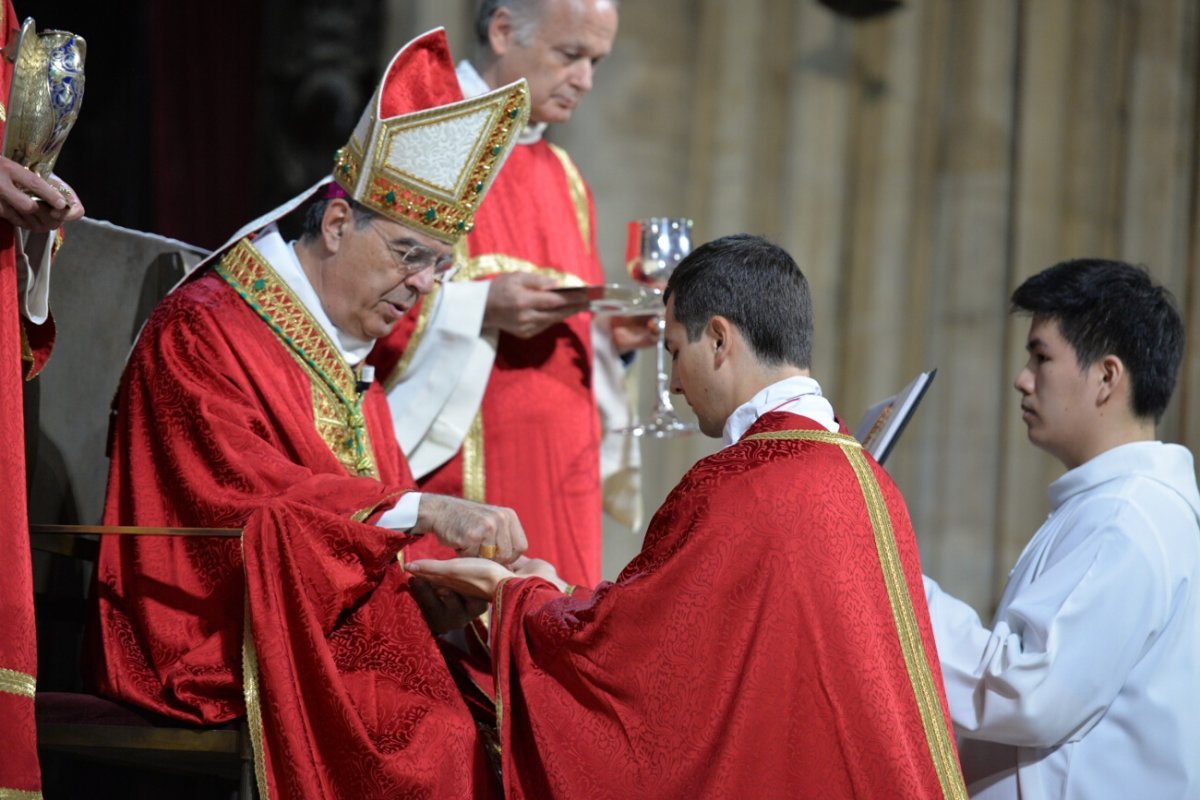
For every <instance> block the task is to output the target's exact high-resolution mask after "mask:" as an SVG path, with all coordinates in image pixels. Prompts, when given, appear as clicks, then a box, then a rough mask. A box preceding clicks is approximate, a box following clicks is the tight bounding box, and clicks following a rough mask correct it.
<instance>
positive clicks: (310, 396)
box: [87, 30, 528, 800]
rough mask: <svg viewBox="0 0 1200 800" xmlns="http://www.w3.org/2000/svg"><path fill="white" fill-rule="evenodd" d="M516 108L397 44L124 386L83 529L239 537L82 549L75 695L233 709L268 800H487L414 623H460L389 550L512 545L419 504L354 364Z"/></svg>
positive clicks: (439, 249)
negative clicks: (316, 176)
mask: <svg viewBox="0 0 1200 800" xmlns="http://www.w3.org/2000/svg"><path fill="white" fill-rule="evenodd" d="M527 95H528V90H527V87H526V85H525V83H524V81H518V82H516V83H513V84H510V85H508V86H504V87H502V88H499V89H497V90H495V91H492V92H488V93H486V94H483V95H480V96H478V97H474V98H471V99H467V100H464V99H463V95H462V93H461V91H460V90H459V86H458V81H457V80H456V78H455V74H454V66H453V62H452V60H451V58H450V53H449V48H448V46H447V43H446V39H445V35H444V34H443V32H442V31H441V30H437V31H433V32H431V33H428V34H426V35H424V36H421V37H419V38H417V39H416V40H414V41H413V42H411V43H409V44H408V45H406V46H405V47H404V48H403V49H402V50H401V51H400V52H399V53H397V54H396V56H395V57H394V58H393V59H392V61H391V63H390V65H389V66H388V68H387V71H386V73H385V75H384V77H383V79H382V81H381V82H380V84H379V86H378V88H377V90H376V92H375V94H374V96H373V98H372V100H371V103H370V105H369V106H368V107H367V109H366V110H365V111H364V113H363V115H362V118H361V120H360V121H359V123H358V125H357V127H356V128H355V130H354V132H353V134H352V135H351V137H350V140H349V143H348V144H347V145H346V146H345V147H343V148H342V149H341V150H339V151H338V153H337V156H336V160H335V165H334V168H333V172H332V175H331V176H329V177H327V178H326V179H325V180H323V181H321V182H320V183H318V184H317V185H316V186H314V187H313V188H312V189H310V190H309V191H308V192H306V193H304V194H303V195H301V196H300V197H297V198H295V199H294V200H292V201H291V202H289V203H287V204H285V205H284V206H283V207H281V208H279V209H276V210H275V211H273V212H271V213H269V214H267V215H265V216H264V217H262V218H260V219H259V220H256V221H255V222H253V223H251V224H250V225H248V226H247V227H246V228H244V229H243V230H241V231H240V232H238V233H237V234H236V235H235V236H234V237H233V238H232V239H231V240H230V241H229V242H228V243H227V244H226V245H225V246H223V247H222V248H221V249H220V250H219V251H217V253H216V254H215V255H214V256H213V257H212V258H211V259H210V260H209V261H207V262H206V263H205V264H204V265H202V267H201V268H200V269H198V270H197V271H196V272H195V273H194V274H193V275H192V276H190V278H189V279H188V280H187V281H185V282H184V283H183V284H182V285H180V286H179V287H177V288H176V289H175V290H174V291H173V292H172V293H171V294H169V295H168V296H167V297H166V298H165V299H164V300H163V301H162V302H161V303H160V304H159V306H158V307H157V308H156V309H155V311H154V313H153V315H152V316H151V317H150V320H149V321H148V322H147V323H146V326H145V328H144V329H143V331H142V333H141V335H140V338H139V340H138V342H137V344H136V346H135V347H134V349H133V352H132V354H131V355H130V358H129V362H128V364H127V366H126V369H125V372H124V374H123V376H122V378H121V383H120V388H119V394H118V397H117V405H116V419H115V423H114V430H113V446H112V465H111V472H110V476H109V485H108V494H107V499H106V503H105V512H104V522H105V523H106V524H110V525H136V526H150V527H161V528H179V527H184V528H231V529H240V531H241V534H240V537H233V538H216V537H212V536H208V537H204V536H179V535H157V536H154V535H152V536H105V537H103V538H102V541H101V547H100V558H99V563H98V566H97V573H96V586H95V597H96V603H95V619H94V624H93V625H92V627H91V632H90V638H89V642H88V655H87V660H88V662H89V666H90V673H91V679H92V681H93V683H94V685H95V688H96V689H97V690H98V691H100V692H102V693H104V694H106V695H108V696H110V697H114V698H118V699H120V700H123V701H127V702H129V703H132V704H135V705H137V706H140V707H142V708H144V709H148V710H150V711H152V712H156V713H158V714H161V715H164V716H166V717H170V718H172V719H175V720H180V721H184V722H190V723H195V724H198V725H216V724H221V723H227V722H229V721H231V720H235V719H237V718H239V717H243V716H245V717H247V719H248V724H249V729H250V736H251V739H252V741H253V743H254V761H255V768H256V771H257V781H258V793H259V796H260V797H261V798H263V800H266V799H267V798H307V797H344V798H376V797H380V798H382V797H438V798H463V800H466V798H476V797H490V796H493V795H494V794H495V793H496V791H497V789H496V786H495V785H494V778H493V777H492V774H493V773H492V770H491V769H490V765H489V762H488V755H487V752H486V750H485V747H484V743H483V741H482V739H481V737H480V735H479V734H478V733H477V730H476V727H475V724H474V722H473V720H472V717H471V715H470V713H469V711H468V709H467V707H466V705H465V703H464V701H463V699H462V697H461V695H460V693H459V692H458V690H457V688H456V686H455V683H454V681H453V679H452V678H451V675H450V674H449V672H448V670H447V667H446V664H445V661H444V659H443V657H442V655H441V654H440V652H439V649H438V645H437V643H436V641H435V638H434V635H433V633H432V632H431V629H430V624H437V625H450V624H453V622H454V621H455V620H458V621H459V622H460V623H461V621H463V620H465V618H467V617H469V616H470V614H471V612H472V609H471V608H469V607H467V606H465V605H463V604H462V603H461V602H459V601H457V600H456V599H455V598H454V597H452V596H443V595H437V594H435V593H432V592H425V593H424V594H422V593H421V592H420V590H418V589H417V587H416V586H415V584H414V582H413V581H412V580H411V579H410V578H409V576H408V575H407V574H406V573H405V572H404V571H403V569H402V566H401V562H400V561H399V560H398V558H397V555H398V554H400V555H401V556H402V555H403V552H404V549H405V547H406V546H408V545H409V544H410V543H412V542H414V541H416V540H417V539H418V537H419V536H421V535H422V534H426V535H429V536H432V537H436V538H437V540H438V541H439V542H441V543H442V544H444V545H446V546H449V547H452V548H454V549H455V550H457V551H459V552H461V553H464V554H467V555H475V554H477V553H480V552H481V551H482V552H484V553H485V554H490V555H494V557H495V558H497V559H498V560H499V561H501V562H506V561H511V560H512V559H513V558H515V557H516V556H518V555H519V554H520V553H521V552H522V551H523V550H524V548H525V537H524V533H523V531H522V530H521V526H520V523H519V521H518V520H517V519H516V516H515V515H514V514H513V513H512V512H511V511H510V510H507V509H500V508H495V507H491V506H486V505H481V504H475V503H470V502H468V501H465V500H461V499H457V498H450V497H441V496H437V495H432V494H421V493H418V492H416V491H415V486H414V483H413V480H412V476H411V474H410V472H409V469H408V466H407V464H406V463H405V460H404V457H403V455H402V454H401V452H400V450H399V447H398V445H397V444H396V438H395V435H394V434H393V431H392V422H391V419H390V417H389V414H388V408H387V403H386V400H385V398H384V395H383V392H382V391H381V390H380V388H379V387H378V386H377V385H376V384H375V383H373V382H371V377H370V375H369V373H368V371H366V370H364V369H363V366H362V364H363V359H364V357H365V356H366V354H367V352H368V351H369V350H370V349H371V345H372V343H373V342H374V340H375V339H377V338H379V337H381V336H384V335H386V334H387V333H388V332H390V331H391V329H392V328H393V327H394V326H395V325H396V323H397V322H398V321H399V320H400V318H401V317H402V316H403V315H404V313H405V311H406V310H407V309H408V308H409V307H410V306H411V305H412V304H413V303H415V302H416V300H417V299H418V298H419V297H420V296H422V295H424V294H426V293H428V292H429V291H430V290H431V288H432V287H433V285H434V283H435V282H436V281H439V280H442V279H443V278H444V277H445V276H446V275H447V274H448V272H449V271H450V270H451V269H452V263H453V262H452V259H451V257H450V253H451V249H452V247H453V244H454V243H455V242H456V241H457V240H458V239H459V238H460V237H462V236H463V235H464V234H465V233H466V232H467V231H469V230H470V228H471V223H472V218H473V215H474V214H475V212H476V210H477V209H478V207H479V203H480V202H481V201H482V199H483V197H484V195H485V193H486V191H487V188H488V186H489V185H490V183H491V181H492V179H493V178H494V177H495V175H496V172H497V170H498V169H499V168H500V166H501V164H502V163H503V162H504V159H505V158H506V156H507V154H508V152H509V151H510V149H511V147H512V145H513V143H514V141H515V137H516V135H517V133H518V132H519V131H520V130H521V129H522V127H523V126H524V124H525V121H526V119H527V115H528V100H527ZM297 209H299V211H298V213H301V214H303V215H304V222H303V233H302V234H301V235H300V238H299V239H298V240H297V241H291V242H289V241H286V240H285V239H284V238H283V236H282V235H281V234H280V232H279V230H278V228H277V226H276V222H277V221H278V220H279V219H280V218H281V217H282V216H283V215H284V214H287V213H291V212H293V211H294V210H297ZM421 598H423V602H424V603H425V605H424V606H421V605H419V604H418V599H421ZM426 617H428V618H429V620H430V621H431V622H430V623H429V624H427V621H426Z"/></svg>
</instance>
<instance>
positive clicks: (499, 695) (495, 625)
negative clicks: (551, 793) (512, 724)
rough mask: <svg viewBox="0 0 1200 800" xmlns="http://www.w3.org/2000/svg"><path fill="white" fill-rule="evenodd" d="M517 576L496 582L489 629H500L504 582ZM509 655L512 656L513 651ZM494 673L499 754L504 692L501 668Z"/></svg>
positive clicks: (502, 730) (502, 727)
mask: <svg viewBox="0 0 1200 800" xmlns="http://www.w3.org/2000/svg"><path fill="white" fill-rule="evenodd" d="M515 577H516V576H513V577H509V578H502V579H501V580H500V582H499V583H497V584H496V592H495V594H494V595H493V596H492V627H491V628H489V630H495V631H497V632H499V631H500V608H501V605H502V602H501V601H502V600H503V599H504V584H506V583H508V582H509V581H511V580H513V578H515ZM509 657H510V658H511V657H512V654H511V653H510V654H509ZM509 670H510V671H511V670H512V665H509ZM492 673H493V680H495V681H496V733H498V734H499V735H498V736H497V737H496V739H497V741H496V751H497V753H498V754H499V753H503V752H504V692H503V690H502V689H501V688H500V670H498V669H496V667H495V666H494V665H493V667H492Z"/></svg>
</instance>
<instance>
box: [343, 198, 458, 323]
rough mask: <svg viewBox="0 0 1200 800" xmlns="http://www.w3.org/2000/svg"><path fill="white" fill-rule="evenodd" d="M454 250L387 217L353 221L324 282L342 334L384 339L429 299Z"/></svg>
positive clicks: (346, 229)
mask: <svg viewBox="0 0 1200 800" xmlns="http://www.w3.org/2000/svg"><path fill="white" fill-rule="evenodd" d="M450 263H451V262H450V247H449V245H447V244H445V243H443V242H441V241H439V240H437V239H434V238H433V237H431V236H428V235H426V234H423V233H419V232H417V231H415V230H412V229H411V228H407V227H405V226H404V225H401V224H400V223H398V222H395V221H393V220H390V219H387V218H386V217H382V216H376V217H375V218H374V219H372V220H371V221H370V222H368V223H366V224H365V225H362V226H360V225H358V224H357V223H356V222H355V221H354V219H353V218H348V219H347V220H346V222H345V224H344V225H342V227H341V229H340V232H339V235H338V248H337V253H336V254H335V256H334V262H333V263H332V264H331V269H330V270H329V271H328V272H327V273H326V275H325V277H324V279H323V282H324V286H323V292H322V297H321V304H322V306H323V307H324V309H325V313H326V314H328V315H329V319H330V321H331V322H333V324H334V325H336V326H337V327H338V328H339V329H340V330H342V331H345V332H346V333H348V334H350V335H352V336H356V337H358V338H360V339H363V340H372V339H380V338H382V337H384V336H387V335H388V334H389V333H391V332H392V329H394V328H395V327H396V323H398V322H399V321H400V318H401V317H403V316H404V314H405V312H407V311H408V309H410V308H412V306H413V305H414V304H415V303H416V302H417V300H418V299H419V298H420V297H421V296H422V295H426V294H429V292H430V291H432V289H433V285H434V283H435V282H436V281H437V277H438V273H439V272H441V271H444V270H445V269H446V268H447V267H448V266H449V265H450Z"/></svg>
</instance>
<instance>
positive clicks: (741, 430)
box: [721, 375, 839, 447]
mask: <svg viewBox="0 0 1200 800" xmlns="http://www.w3.org/2000/svg"><path fill="white" fill-rule="evenodd" d="M771 411H785V412H787V413H789V414H799V415H800V416H802V417H808V418H809V419H811V420H812V421H814V422H816V423H817V424H819V425H822V426H823V427H825V428H826V429H828V430H829V431H831V432H833V433H837V431H838V430H839V427H838V423H837V420H836V419H834V416H833V406H832V405H830V404H829V401H828V400H826V399H825V398H824V397H822V396H821V385H820V384H819V383H817V382H816V381H815V380H814V379H812V378H808V377H805V376H802V375H797V376H794V377H791V378H784V379H783V380H781V381H778V382H776V383H772V384H771V385H770V386H768V387H766V388H765V389H762V390H760V391H759V392H758V394H756V395H754V397H751V398H750V399H749V400H747V401H746V402H745V403H742V404H741V405H740V406H738V407H737V408H736V409H734V411H733V413H732V414H730V415H729V419H727V420H725V432H724V436H723V437H722V442H721V446H722V447H728V446H729V445H731V444H733V443H734V442H736V441H738V440H739V439H741V438H742V436H744V435H745V433H746V431H747V430H749V428H750V426H751V425H753V424H754V423H755V422H756V421H758V418H759V417H761V416H762V415H763V414H766V413H768V412H771Z"/></svg>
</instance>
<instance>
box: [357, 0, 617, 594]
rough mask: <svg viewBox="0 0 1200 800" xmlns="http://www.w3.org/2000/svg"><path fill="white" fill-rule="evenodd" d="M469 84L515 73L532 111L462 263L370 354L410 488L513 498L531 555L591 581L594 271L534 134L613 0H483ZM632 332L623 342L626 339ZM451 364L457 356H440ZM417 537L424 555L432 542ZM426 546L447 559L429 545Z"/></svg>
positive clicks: (552, 121)
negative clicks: (587, 288)
mask: <svg viewBox="0 0 1200 800" xmlns="http://www.w3.org/2000/svg"><path fill="white" fill-rule="evenodd" d="M475 25H476V36H477V44H478V47H477V53H476V58H475V59H474V61H471V62H468V61H464V62H462V63H461V64H459V67H458V79H459V83H460V84H461V85H462V87H463V91H464V92H465V93H466V94H468V95H476V94H481V93H484V92H489V91H492V90H494V89H495V88H496V87H498V86H503V85H504V84H507V83H509V82H511V81H514V80H517V79H519V78H523V79H525V80H528V81H529V93H530V115H529V118H530V123H531V124H530V125H529V127H528V128H527V129H526V130H524V131H522V133H521V136H520V138H519V139H518V141H517V146H516V147H514V148H513V154H512V156H511V157H510V158H509V160H508V163H507V164H506V165H505V168H504V172H503V174H501V175H500V177H499V178H498V179H497V180H496V185H495V186H494V187H493V190H492V192H491V193H490V194H489V195H488V199H487V201H486V202H485V203H484V204H483V207H482V208H481V209H480V212H479V216H478V217H477V218H476V227H475V230H474V231H472V232H471V234H470V235H469V236H467V237H464V239H463V240H462V241H461V242H460V243H459V244H458V245H457V246H456V249H455V255H456V257H457V258H458V260H459V261H460V262H461V263H462V265H463V269H462V271H461V272H459V273H458V275H457V276H456V277H455V279H454V281H453V282H451V283H448V284H446V285H445V287H442V288H439V289H438V290H437V291H436V292H435V293H434V294H432V295H431V296H430V299H429V300H428V301H426V302H423V303H422V304H421V306H420V308H419V310H417V311H415V312H414V313H413V314H410V315H409V316H408V318H407V319H406V320H405V321H404V322H402V323H401V324H400V325H398V326H396V330H395V331H394V332H393V333H392V334H391V335H389V336H388V337H386V338H384V339H383V340H381V341H380V343H379V346H377V347H376V348H375V352H374V353H372V355H371V361H372V363H374V364H376V365H377V366H378V368H379V371H380V378H381V379H382V381H383V383H384V387H385V388H386V389H387V391H388V403H389V405H390V406H391V409H392V414H393V420H394V422H395V426H396V435H397V437H398V439H399V441H400V445H401V447H402V448H403V450H404V453H405V455H407V456H408V457H409V459H410V461H411V464H412V469H413V472H414V473H416V476H417V479H418V481H419V482H420V484H421V486H422V487H423V488H424V489H426V490H428V491H433V492H444V493H446V494H453V495H458V496H460V497H466V498H468V499H471V500H479V501H486V502H489V503H497V504H500V505H504V506H511V507H512V508H514V509H515V510H516V511H517V513H518V514H520V516H521V521H522V523H523V524H524V525H525V528H526V530H527V532H528V535H529V548H530V553H531V554H533V555H535V556H537V557H539V558H545V559H547V560H550V561H553V562H554V563H555V564H556V565H558V568H559V569H560V570H561V571H562V574H563V575H565V576H566V577H567V578H568V579H570V580H571V581H574V582H579V583H589V584H590V583H596V582H598V581H599V580H600V565H601V483H600V428H599V423H598V418H597V407H596V394H595V391H594V390H595V382H596V374H595V371H594V370H593V354H594V341H593V337H594V336H596V335H602V336H608V337H612V336H614V335H618V336H619V334H614V331H612V330H611V329H610V327H607V326H606V327H600V326H594V325H593V321H592V315H591V314H589V313H579V312H581V311H583V310H584V309H586V307H587V306H586V301H584V300H580V299H576V298H577V297H578V296H579V295H578V293H576V298H571V297H570V296H569V295H567V294H563V293H560V292H557V291H555V289H556V287H572V286H574V287H579V286H584V285H588V284H598V283H602V282H603V280H604V270H603V267H602V266H601V264H600V257H599V254H598V252H597V248H596V212H595V204H594V202H593V200H592V193H591V190H590V189H589V188H588V185H587V183H586V182H585V181H584V179H583V177H582V176H581V174H580V172H579V169H578V168H577V167H576V165H575V162H574V161H573V160H572V159H571V157H570V156H569V155H568V154H567V152H566V151H565V150H563V149H562V148H561V147H559V146H558V145H555V144H552V143H551V142H549V141H547V140H546V139H545V138H544V134H545V132H546V129H547V125H556V124H561V123H565V122H567V121H569V120H570V118H571V117H572V115H573V114H574V112H575V109H576V107H577V106H578V105H579V103H581V102H582V101H583V98H584V97H585V96H586V95H587V93H588V92H589V91H590V90H591V88H592V78H593V75H594V73H595V70H596V69H597V65H598V64H599V63H600V62H601V61H602V60H603V59H604V58H605V57H606V56H607V55H608V53H609V51H610V50H611V49H612V46H613V41H614V40H615V38H616V35H617V3H616V2H615V0H485V1H484V2H480V3H479V4H478V14H477V17H476V21H475ZM631 346H632V345H631ZM446 363H453V364H454V365H455V367H456V368H455V369H453V370H446V369H443V365H444V364H446ZM426 547H427V546H426V545H422V547H421V548H419V550H420V551H424V552H425V554H426V555H434V552H433V551H431V550H427V549H426ZM437 555H438V557H446V556H445V555H444V554H442V553H438V554H437Z"/></svg>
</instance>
